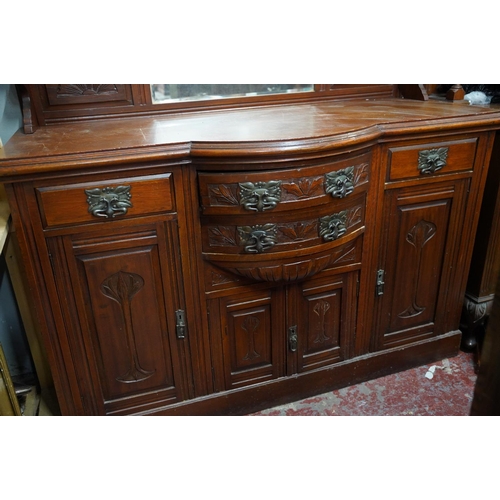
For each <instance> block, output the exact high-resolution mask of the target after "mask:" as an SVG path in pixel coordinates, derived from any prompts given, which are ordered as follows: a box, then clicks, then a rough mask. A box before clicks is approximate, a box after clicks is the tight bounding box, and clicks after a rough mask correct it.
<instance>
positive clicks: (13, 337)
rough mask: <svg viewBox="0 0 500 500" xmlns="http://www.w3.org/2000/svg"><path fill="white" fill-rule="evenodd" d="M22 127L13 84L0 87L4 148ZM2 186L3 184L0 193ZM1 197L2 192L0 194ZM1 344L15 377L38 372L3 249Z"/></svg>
mask: <svg viewBox="0 0 500 500" xmlns="http://www.w3.org/2000/svg"><path fill="white" fill-rule="evenodd" d="M21 126H22V115H21V106H20V104H19V100H18V98H17V93H16V88H15V86H14V85H13V84H0V139H1V141H2V143H3V144H4V145H5V144H6V143H7V141H8V140H9V139H10V138H11V137H12V136H13V135H14V133H15V132H16V131H17V130H18V129H19V128H20V127H21ZM2 187H3V186H1V185H0V190H1V189H2ZM0 198H2V193H1V192H0ZM0 343H1V344H2V347H3V350H4V352H5V357H6V359H7V364H8V365H9V371H10V374H11V375H12V377H23V378H24V377H29V376H30V375H31V374H32V373H34V372H35V369H34V367H33V361H32V358H31V354H30V350H29V344H28V341H27V339H26V334H25V331H24V327H23V325H22V321H21V318H20V314H19V310H18V307H17V304H16V301H15V298H14V292H13V289H12V283H11V281H10V277H9V273H8V272H7V266H6V262H5V257H4V255H3V254H2V252H1V249H0Z"/></svg>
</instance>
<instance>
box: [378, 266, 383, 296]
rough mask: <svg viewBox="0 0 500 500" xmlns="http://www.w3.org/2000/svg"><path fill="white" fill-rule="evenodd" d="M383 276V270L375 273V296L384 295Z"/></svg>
mask: <svg viewBox="0 0 500 500" xmlns="http://www.w3.org/2000/svg"><path fill="white" fill-rule="evenodd" d="M384 274H385V271H384V270H383V269H379V270H378V271H377V295H384V285H385V283H384Z"/></svg>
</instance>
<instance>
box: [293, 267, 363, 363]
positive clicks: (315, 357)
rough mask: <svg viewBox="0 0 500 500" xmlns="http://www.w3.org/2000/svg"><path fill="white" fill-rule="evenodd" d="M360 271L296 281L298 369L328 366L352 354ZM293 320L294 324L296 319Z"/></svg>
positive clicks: (294, 312)
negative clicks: (297, 282) (299, 282)
mask: <svg viewBox="0 0 500 500" xmlns="http://www.w3.org/2000/svg"><path fill="white" fill-rule="evenodd" d="M357 276H358V273H357V272H354V273H350V274H344V275H337V276H333V277H330V278H317V279H313V280H310V281H307V282H305V283H304V284H301V285H297V288H296V293H297V294H298V296H297V307H296V308H295V309H292V310H291V311H290V313H289V314H290V315H291V316H292V318H293V316H296V324H297V337H298V350H297V361H296V362H297V371H298V372H304V371H308V370H312V369H315V368H319V367H321V366H327V365H330V364H333V363H336V362H339V361H342V360H343V359H346V358H347V357H348V355H349V350H350V343H351V342H352V341H353V340H354V328H355V318H356V313H357V297H356V286H357ZM290 322H292V323H294V324H295V321H294V319H290Z"/></svg>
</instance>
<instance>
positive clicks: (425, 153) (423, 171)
mask: <svg viewBox="0 0 500 500" xmlns="http://www.w3.org/2000/svg"><path fill="white" fill-rule="evenodd" d="M477 140H478V139H477V138H476V137H473V138H470V139H463V140H457V141H443V142H433V143H422V144H417V145H415V144H413V145H407V146H397V147H390V148H389V158H388V163H389V171H388V180H389V181H397V180H401V179H409V178H415V177H428V176H432V175H440V174H449V173H452V172H461V171H467V170H472V168H473V166H474V157H475V154H476V146H477Z"/></svg>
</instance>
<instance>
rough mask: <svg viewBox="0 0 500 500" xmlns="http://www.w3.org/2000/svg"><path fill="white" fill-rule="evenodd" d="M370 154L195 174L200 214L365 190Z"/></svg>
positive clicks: (320, 200)
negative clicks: (316, 162) (308, 164)
mask: <svg viewBox="0 0 500 500" xmlns="http://www.w3.org/2000/svg"><path fill="white" fill-rule="evenodd" d="M370 161H371V154H368V153H367V154H363V155H358V156H355V157H351V158H347V159H343V160H340V161H337V162H333V163H332V162H329V163H328V164H323V165H316V166H311V167H304V168H293V169H292V168H288V169H285V170H273V171H261V172H250V173H243V172H237V173H206V172H202V173H200V174H199V176H198V181H199V189H200V197H201V206H202V211H203V214H204V215H237V214H250V215H252V214H256V213H260V212H262V213H271V212H273V213H275V212H278V213H279V212H283V211H287V210H295V209H301V208H307V207H314V206H318V205H323V204H327V203H331V202H332V201H334V200H341V199H343V198H348V197H352V196H354V195H356V194H357V193H360V192H362V191H366V189H367V188H368V184H369V180H370Z"/></svg>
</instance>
